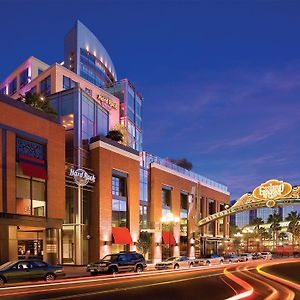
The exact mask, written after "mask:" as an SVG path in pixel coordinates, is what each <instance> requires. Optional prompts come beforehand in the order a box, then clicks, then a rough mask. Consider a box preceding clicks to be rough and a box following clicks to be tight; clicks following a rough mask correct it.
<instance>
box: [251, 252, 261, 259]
mask: <svg viewBox="0 0 300 300" xmlns="http://www.w3.org/2000/svg"><path fill="white" fill-rule="evenodd" d="M261 258H262V256H261V253H260V252H255V253H253V254H252V259H253V260H254V259H261Z"/></svg>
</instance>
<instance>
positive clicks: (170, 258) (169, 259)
mask: <svg viewBox="0 0 300 300" xmlns="http://www.w3.org/2000/svg"><path fill="white" fill-rule="evenodd" d="M177 259H178V257H176V256H173V257H169V258H168V259H167V260H166V261H174V260H177Z"/></svg>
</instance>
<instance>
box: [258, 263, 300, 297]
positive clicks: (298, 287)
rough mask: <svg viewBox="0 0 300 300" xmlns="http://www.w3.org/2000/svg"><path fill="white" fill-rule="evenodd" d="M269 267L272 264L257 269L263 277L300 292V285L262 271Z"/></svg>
mask: <svg viewBox="0 0 300 300" xmlns="http://www.w3.org/2000/svg"><path fill="white" fill-rule="evenodd" d="M297 262H299V261H297ZM284 263H286V262H284ZM269 265H270V264H267V265H259V266H257V267H256V270H257V272H258V273H259V274H261V275H263V276H265V277H267V278H270V279H272V280H274V281H277V282H279V283H281V284H284V285H287V286H289V287H291V288H294V289H295V290H297V291H300V285H299V284H298V283H296V282H293V281H291V280H288V279H285V278H282V277H279V276H276V275H274V274H271V273H268V272H265V271H263V270H262V268H264V267H267V266H269Z"/></svg>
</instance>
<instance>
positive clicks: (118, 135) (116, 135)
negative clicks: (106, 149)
mask: <svg viewBox="0 0 300 300" xmlns="http://www.w3.org/2000/svg"><path fill="white" fill-rule="evenodd" d="M106 137H107V138H109V139H111V140H113V141H116V142H122V141H123V134H122V132H121V131H119V130H110V131H109V132H108V134H107V136H106Z"/></svg>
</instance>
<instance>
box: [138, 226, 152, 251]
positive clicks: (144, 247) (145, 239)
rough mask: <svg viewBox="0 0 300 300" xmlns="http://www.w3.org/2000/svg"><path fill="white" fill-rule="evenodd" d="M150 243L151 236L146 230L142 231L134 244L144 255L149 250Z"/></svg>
mask: <svg viewBox="0 0 300 300" xmlns="http://www.w3.org/2000/svg"><path fill="white" fill-rule="evenodd" d="M151 245H152V236H151V233H150V232H148V231H142V232H141V233H140V238H139V240H138V242H137V244H136V246H137V248H138V250H139V251H140V252H142V253H143V255H144V256H146V254H147V253H148V252H149V250H150V248H151Z"/></svg>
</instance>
